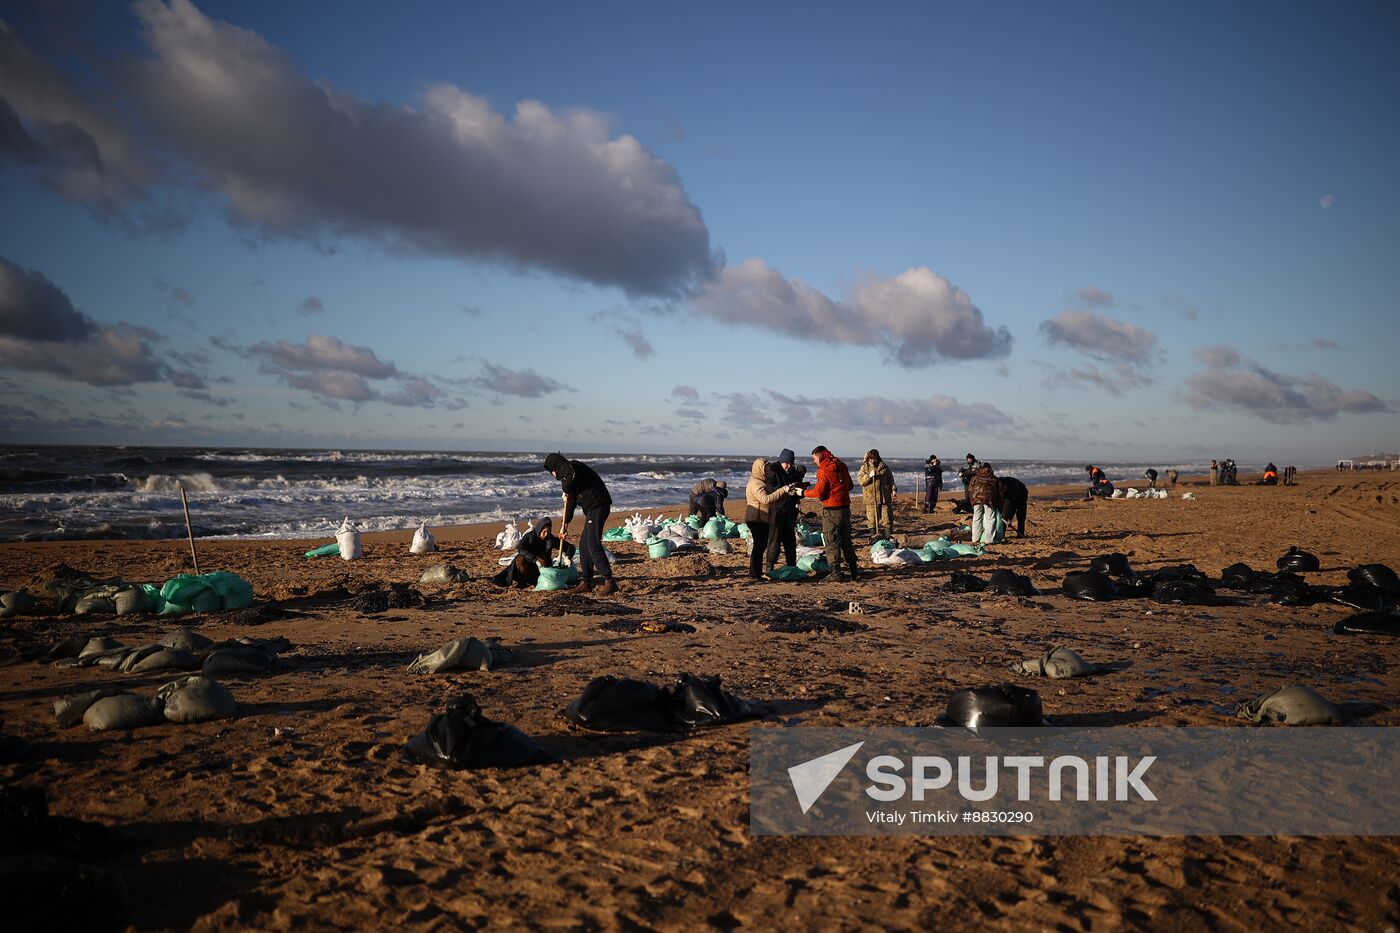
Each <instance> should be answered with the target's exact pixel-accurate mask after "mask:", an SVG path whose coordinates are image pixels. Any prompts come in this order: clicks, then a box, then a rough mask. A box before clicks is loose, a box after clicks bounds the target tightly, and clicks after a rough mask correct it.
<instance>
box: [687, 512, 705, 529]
mask: <svg viewBox="0 0 1400 933" xmlns="http://www.w3.org/2000/svg"><path fill="white" fill-rule="evenodd" d="M685 523H686V524H687V525H689V526H690V527H691V528H694V529H695V530H696V531H699V530H700V526H701V524H702V522H701V521H700V516H699V515H692V516H690V517H689V518H687V519H686V520H685Z"/></svg>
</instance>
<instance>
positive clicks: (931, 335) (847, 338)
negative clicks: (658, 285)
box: [693, 259, 1011, 367]
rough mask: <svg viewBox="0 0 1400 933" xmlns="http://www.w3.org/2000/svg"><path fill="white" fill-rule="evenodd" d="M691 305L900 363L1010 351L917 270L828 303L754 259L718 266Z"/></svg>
mask: <svg viewBox="0 0 1400 933" xmlns="http://www.w3.org/2000/svg"><path fill="white" fill-rule="evenodd" d="M693 306H694V308H695V310H696V311H697V312H698V313H700V314H702V315H704V316H706V317H710V318H714V319H715V320H719V321H723V322H726V323H733V324H746V325H748V326H751V327H759V328H763V329H765V330H771V331H774V332H776V333H779V334H783V335H785V336H788V337H796V338H798V339H801V340H812V341H817V342H820V343H834V344H850V345H854V346H878V347H883V348H885V349H886V350H887V351H888V352H889V354H890V356H891V357H892V358H893V359H894V360H896V361H897V362H898V363H900V364H901V365H903V366H908V367H914V366H926V365H928V364H930V363H933V362H935V361H937V360H939V359H956V360H967V359H983V358H986V357H998V356H1005V355H1006V354H1007V353H1009V352H1010V350H1011V335H1010V334H1009V333H1008V332H1007V330H1006V328H1005V327H1000V328H997V329H992V328H990V327H988V326H987V324H986V322H985V321H984V320H983V319H982V312H981V311H980V310H978V308H977V306H976V305H974V304H973V303H972V300H971V299H970V298H968V296H967V294H966V293H965V292H963V291H962V290H961V289H959V288H958V287H957V286H955V285H953V284H952V283H951V282H949V281H948V280H947V279H945V278H943V277H942V276H940V275H938V274H936V273H935V272H933V271H932V270H930V269H927V268H922V267H921V268H916V269H909V270H908V271H906V272H903V273H901V274H899V275H897V276H895V277H894V278H891V279H878V278H872V279H869V280H867V281H865V282H863V283H862V284H860V285H858V286H857V287H856V288H854V289H853V290H852V291H851V294H850V295H849V297H848V298H847V299H846V300H845V301H834V300H833V299H831V298H828V297H827V296H826V295H825V294H823V293H822V292H820V291H818V290H817V289H815V288H812V287H811V286H809V285H807V284H806V283H804V282H802V281H800V280H799V279H789V278H787V277H786V276H784V275H783V274H782V273H781V272H779V271H778V270H777V269H775V268H773V267H772V266H770V265H768V263H766V262H764V261H763V260H762V259H748V260H746V261H744V262H742V263H740V264H739V265H737V266H731V267H729V268H726V269H724V270H723V271H722V272H721V274H720V275H719V276H718V277H717V278H716V279H715V280H714V281H713V282H711V283H710V284H709V285H708V286H707V287H706V288H704V289H703V290H701V291H700V293H699V294H698V295H696V297H695V299H694V301H693Z"/></svg>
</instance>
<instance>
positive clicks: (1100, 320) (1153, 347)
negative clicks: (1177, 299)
mask: <svg viewBox="0 0 1400 933" xmlns="http://www.w3.org/2000/svg"><path fill="white" fill-rule="evenodd" d="M1040 332H1041V334H1042V335H1043V336H1044V337H1045V339H1046V341H1047V342H1048V343H1050V344H1052V345H1055V346H1062V347H1067V348H1069V349H1071V350H1075V351H1077V352H1079V353H1082V354H1084V355H1085V356H1087V357H1089V358H1090V359H1093V360H1097V361H1098V362H1100V363H1105V364H1107V365H1108V366H1109V369H1108V370H1106V371H1105V370H1101V369H1099V367H1097V366H1094V365H1089V366H1084V367H1071V368H1069V369H1058V370H1056V371H1055V373H1054V377H1053V378H1054V379H1058V380H1061V381H1069V382H1081V383H1087V384H1089V385H1094V386H1098V387H1099V388H1104V389H1108V390H1110V391H1115V392H1120V391H1123V390H1125V389H1129V388H1133V387H1135V386H1140V385H1145V384H1148V383H1150V382H1152V376H1151V372H1150V371H1151V368H1152V367H1153V366H1155V365H1156V364H1157V363H1158V362H1160V361H1161V359H1162V351H1161V349H1160V347H1159V346H1158V344H1157V335H1156V334H1154V333H1153V332H1152V331H1150V330H1148V329H1147V328H1145V327H1139V326H1138V325H1136V324H1130V323H1128V322H1127V321H1120V320H1118V319H1116V318H1111V317H1109V316H1108V315H1106V314H1099V313H1097V312H1094V311H1073V310H1066V311H1061V312H1060V313H1059V314H1057V315H1055V316H1054V317H1052V318H1050V319H1049V320H1047V321H1043V322H1042V323H1041V325H1040Z"/></svg>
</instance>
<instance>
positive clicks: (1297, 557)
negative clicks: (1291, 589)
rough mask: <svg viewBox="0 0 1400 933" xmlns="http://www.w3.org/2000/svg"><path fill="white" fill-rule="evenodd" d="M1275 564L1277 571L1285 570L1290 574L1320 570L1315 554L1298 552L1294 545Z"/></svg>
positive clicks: (1320, 566) (1320, 565)
mask: <svg viewBox="0 0 1400 933" xmlns="http://www.w3.org/2000/svg"><path fill="white" fill-rule="evenodd" d="M1275 563H1277V564H1278V569H1279V570H1287V571H1290V572H1292V573H1308V572H1310V571H1314V570H1321V569H1322V564H1321V563H1320V562H1319V561H1318V559H1317V555H1316V554H1309V553H1308V552H1307V551H1300V550H1298V545H1296V544H1295V545H1293V546H1292V547H1291V548H1289V549H1288V553H1287V554H1285V555H1283V556H1282V557H1280V558H1279V559H1278V560H1277V561H1275Z"/></svg>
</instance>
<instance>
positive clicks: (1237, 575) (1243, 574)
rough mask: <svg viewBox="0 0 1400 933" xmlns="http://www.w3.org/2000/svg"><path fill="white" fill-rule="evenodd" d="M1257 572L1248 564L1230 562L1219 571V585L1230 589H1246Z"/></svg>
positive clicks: (1252, 581)
mask: <svg viewBox="0 0 1400 933" xmlns="http://www.w3.org/2000/svg"><path fill="white" fill-rule="evenodd" d="M1258 573H1259V571H1257V570H1255V569H1254V568H1253V567H1251V566H1249V565H1248V564H1243V563H1241V564H1231V565H1230V566H1228V567H1226V568H1225V569H1224V570H1222V571H1220V585H1221V586H1223V587H1225V588H1226V589H1230V590H1248V589H1249V588H1250V587H1251V586H1252V585H1253V583H1254V578H1255V576H1256V575H1257V574H1258ZM1266 576H1267V574H1266Z"/></svg>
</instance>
